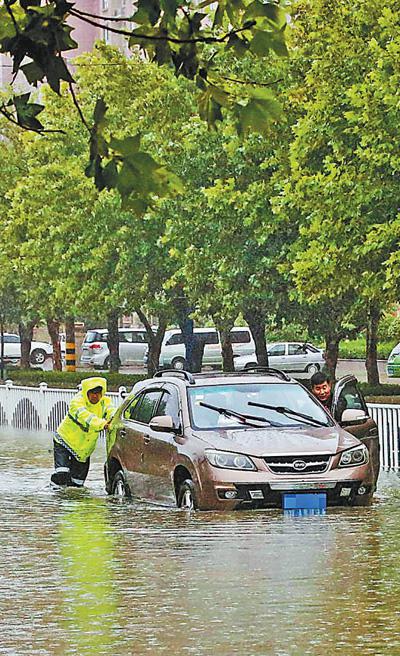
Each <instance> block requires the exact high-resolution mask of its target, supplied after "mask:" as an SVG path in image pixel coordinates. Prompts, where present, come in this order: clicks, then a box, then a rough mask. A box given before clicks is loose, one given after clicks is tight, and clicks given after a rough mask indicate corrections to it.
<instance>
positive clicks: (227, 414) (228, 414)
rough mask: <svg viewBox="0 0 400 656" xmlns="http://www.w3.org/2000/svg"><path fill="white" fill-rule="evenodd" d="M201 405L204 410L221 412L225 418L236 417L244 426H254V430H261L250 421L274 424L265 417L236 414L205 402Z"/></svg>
mask: <svg viewBox="0 0 400 656" xmlns="http://www.w3.org/2000/svg"><path fill="white" fill-rule="evenodd" d="M199 405H202V406H203V407H204V408H209V409H210V410H215V411H216V412H219V414H220V415H224V416H225V417H236V419H239V421H242V422H243V423H244V424H248V425H249V426H254V428H259V426H257V424H251V423H250V422H249V421H248V420H249V419H250V420H253V421H254V420H256V421H264V422H266V423H268V424H271V425H272V422H271V421H269V419H265V417H256V416H255V415H244V414H242V413H241V412H234V410H228V409H227V408H221V407H218V406H216V405H210V403H204V401H199Z"/></svg>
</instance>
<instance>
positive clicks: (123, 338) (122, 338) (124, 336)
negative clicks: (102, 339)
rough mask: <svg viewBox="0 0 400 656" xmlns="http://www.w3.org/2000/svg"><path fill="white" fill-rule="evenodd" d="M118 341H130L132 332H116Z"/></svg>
mask: <svg viewBox="0 0 400 656" xmlns="http://www.w3.org/2000/svg"><path fill="white" fill-rule="evenodd" d="M118 341H119V342H120V343H124V342H131V341H132V333H121V332H118Z"/></svg>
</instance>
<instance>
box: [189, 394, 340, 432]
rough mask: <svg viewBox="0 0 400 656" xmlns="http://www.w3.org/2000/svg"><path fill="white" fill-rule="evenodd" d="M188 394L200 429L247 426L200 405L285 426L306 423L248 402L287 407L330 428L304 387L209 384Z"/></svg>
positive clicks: (192, 413)
mask: <svg viewBox="0 0 400 656" xmlns="http://www.w3.org/2000/svg"><path fill="white" fill-rule="evenodd" d="M187 394H188V401H189V412H190V417H191V423H192V426H193V427H195V428H198V429H204V430H208V429H214V430H215V429H216V428H221V427H230V426H240V427H242V428H243V427H244V426H243V424H241V423H240V422H238V421H237V419H235V418H230V417H224V416H223V415H220V414H219V413H218V412H216V411H215V410H211V409H210V408H205V407H204V406H202V405H201V402H205V403H208V404H210V405H214V406H217V407H220V408H226V409H228V410H234V411H235V412H241V413H244V414H248V415H253V416H257V417H264V418H265V419H267V420H268V421H271V422H273V423H276V424H279V425H282V426H285V427H290V426H298V425H299V424H303V425H304V423H305V422H302V420H301V419H297V418H294V417H289V416H286V415H284V414H281V413H278V412H276V411H275V410H268V409H266V408H257V407H254V406H249V401H254V402H256V403H265V404H267V405H272V406H277V407H278V406H285V407H287V408H290V409H291V410H295V411H297V412H301V413H302V414H305V415H309V416H311V417H313V418H314V419H316V420H317V421H321V422H323V423H324V424H325V425H326V426H329V425H331V420H330V419H329V418H328V417H327V415H326V413H325V412H324V410H323V409H322V408H321V407H320V405H319V404H318V403H317V402H316V401H315V399H314V398H313V397H312V395H311V394H309V393H308V392H307V390H305V389H304V387H302V386H301V385H296V384H285V383H237V384H231V385H210V386H204V387H195V388H188V391H187ZM266 425H268V424H266ZM247 428H248V427H247Z"/></svg>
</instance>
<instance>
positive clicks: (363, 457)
mask: <svg viewBox="0 0 400 656" xmlns="http://www.w3.org/2000/svg"><path fill="white" fill-rule="evenodd" d="M368 461H369V454H368V449H367V447H366V446H365V445H364V444H361V445H360V446H354V447H353V448H352V449H348V450H347V451H343V453H342V455H341V456H340V460H339V465H338V466H339V467H357V466H358V465H366V464H367V462H368Z"/></svg>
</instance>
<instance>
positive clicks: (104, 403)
mask: <svg viewBox="0 0 400 656" xmlns="http://www.w3.org/2000/svg"><path fill="white" fill-rule="evenodd" d="M106 391H107V381H106V379H105V378H100V377H98V376H95V377H93V378H85V379H84V380H83V381H82V390H81V391H80V392H79V393H78V394H76V395H75V396H74V398H73V399H72V401H71V403H70V404H69V408H68V412H67V415H66V416H65V417H64V419H63V420H62V422H61V423H60V425H59V426H58V428H57V431H56V432H55V434H54V442H53V447H54V466H55V471H54V474H52V476H51V482H52V483H54V484H55V485H62V486H66V485H71V486H73V487H82V485H83V484H84V482H85V480H86V477H87V475H88V471H89V466H90V456H91V454H92V453H93V451H94V449H95V447H96V443H97V439H98V437H99V434H100V432H101V431H102V430H105V429H107V428H108V426H109V423H110V420H111V417H112V416H113V414H114V412H115V410H114V408H113V407H112V405H111V399H109V398H108V397H107V396H106Z"/></svg>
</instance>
